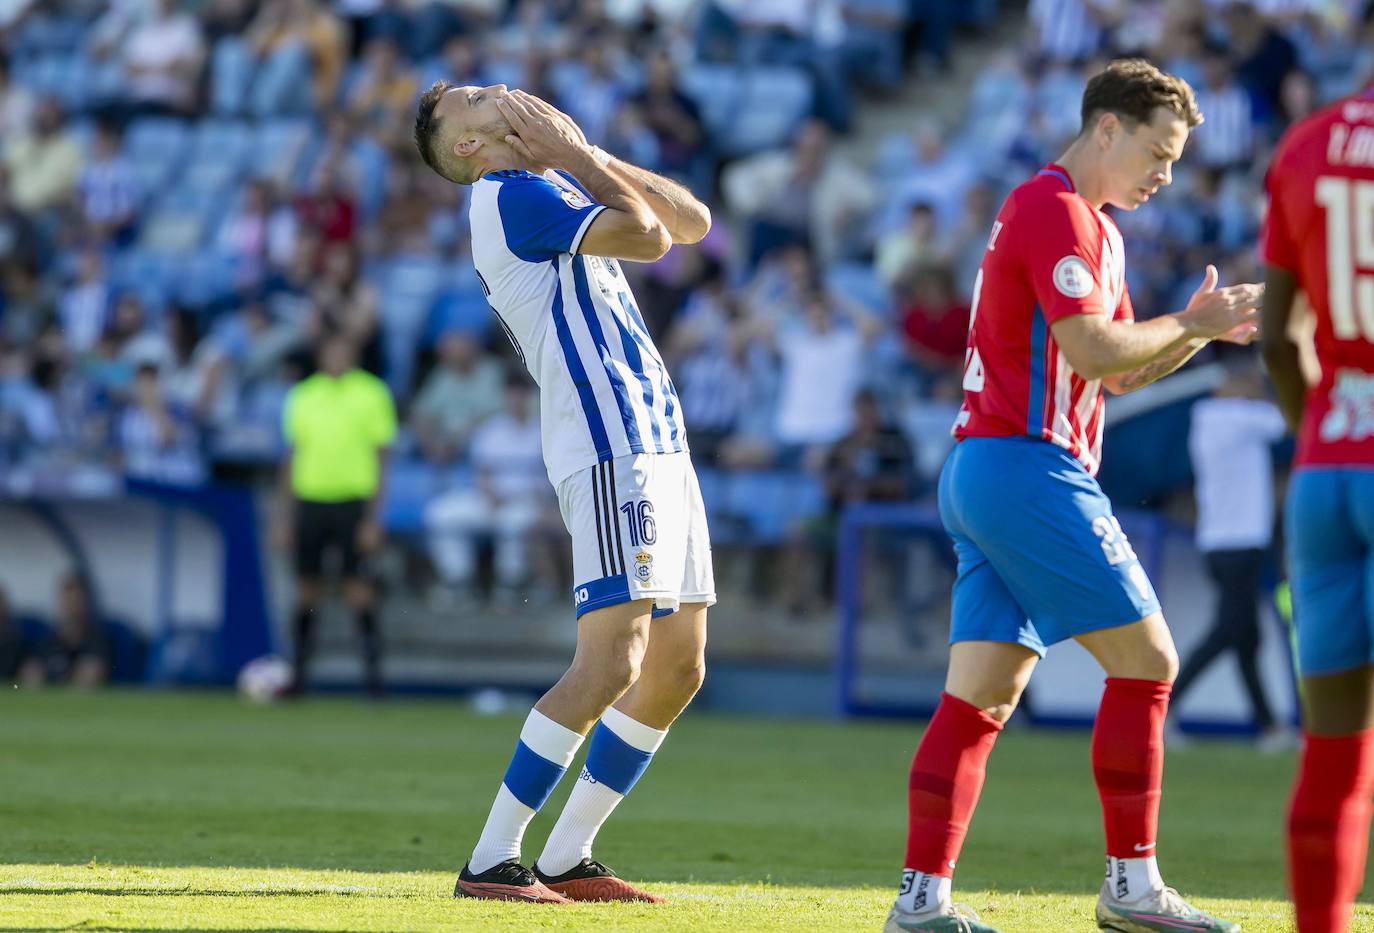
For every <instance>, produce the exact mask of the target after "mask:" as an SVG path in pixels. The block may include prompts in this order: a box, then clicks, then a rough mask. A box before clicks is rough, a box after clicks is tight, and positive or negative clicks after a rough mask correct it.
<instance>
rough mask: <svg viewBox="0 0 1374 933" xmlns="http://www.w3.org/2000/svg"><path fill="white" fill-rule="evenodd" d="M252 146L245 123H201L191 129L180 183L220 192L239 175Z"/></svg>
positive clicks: (228, 121)
mask: <svg viewBox="0 0 1374 933" xmlns="http://www.w3.org/2000/svg"><path fill="white" fill-rule="evenodd" d="M252 147H253V134H252V131H251V129H250V128H249V127H248V125H247V124H244V123H240V122H238V121H235V120H203V121H201V122H200V123H199V124H197V126H196V128H195V132H194V139H193V141H192V144H191V154H190V157H189V158H188V159H187V162H186V171H185V172H184V174H183V175H182V179H181V184H182V185H183V186H185V187H190V188H200V189H218V190H223V189H224V188H226V187H228V186H229V185H230V184H232V183H233V182H235V181H237V180H238V179H239V178H240V176H241V175H242V174H243V172H244V170H245V169H246V168H247V163H248V158H249V155H250V153H251V150H252Z"/></svg>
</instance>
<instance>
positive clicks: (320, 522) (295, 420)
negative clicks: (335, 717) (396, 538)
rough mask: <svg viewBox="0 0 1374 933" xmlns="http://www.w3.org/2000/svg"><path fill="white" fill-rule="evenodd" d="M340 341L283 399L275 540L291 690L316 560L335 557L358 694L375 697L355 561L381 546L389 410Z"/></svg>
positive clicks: (377, 654) (301, 659)
mask: <svg viewBox="0 0 1374 933" xmlns="http://www.w3.org/2000/svg"><path fill="white" fill-rule="evenodd" d="M357 358H358V351H357V348H356V347H355V346H354V344H353V342H352V341H351V340H350V339H349V338H348V337H345V336H342V335H334V336H331V337H328V338H326V339H325V341H324V343H323V344H322V345H321V347H320V351H319V369H318V371H317V372H316V373H315V374H314V375H313V376H310V377H309V378H307V379H305V380H303V381H302V382H300V383H298V384H296V385H295V386H294V387H293V388H292V389H291V392H290V393H289V394H288V395H287V397H286V408H285V413H284V416H283V430H284V433H285V437H286V443H287V446H288V448H289V450H288V454H287V458H286V462H285V463H284V464H283V469H282V499H283V502H282V508H281V509H280V510H279V511H278V516H279V517H280V518H281V519H282V520H283V521H284V524H282V525H280V526H279V534H278V540H279V543H280V544H281V545H282V546H283V547H286V548H293V547H294V552H295V561H296V610H295V620H294V626H293V628H294V633H295V639H296V658H295V661H296V663H295V681H294V683H293V685H292V688H291V692H293V693H301V692H303V691H304V690H305V687H306V684H307V680H308V676H309V666H310V655H311V652H312V649H313V647H314V635H315V619H316V616H317V614H318V610H319V606H320V598H321V595H322V584H323V575H324V565H325V555H326V554H327V553H329V552H330V551H337V552H338V555H339V562H340V576H341V577H342V579H343V592H344V598H345V599H346V600H347V602H348V605H349V608H350V609H352V611H353V613H354V615H355V616H356V618H357V622H358V630H359V631H360V632H361V634H362V639H363V663H364V667H365V669H366V675H367V689H368V691H369V692H370V693H371V694H372V695H373V696H378V695H380V694H381V692H382V672H381V637H380V634H379V633H378V631H377V613H376V603H377V591H376V587H375V585H374V583H373V581H372V580H370V579H369V578H368V575H367V573H366V572H365V570H364V568H363V566H362V558H363V557H364V556H366V555H368V554H370V553H372V552H374V551H376V550H377V549H378V548H379V547H380V546H381V543H382V526H381V506H382V494H383V490H384V488H385V483H384V479H385V476H386V460H387V448H388V447H389V446H390V444H391V442H392V440H393V439H394V438H395V436H396V408H395V405H394V404H393V403H392V400H391V393H390V392H389V391H388V390H387V387H386V385H385V384H384V383H383V382H382V381H381V380H380V379H378V378H377V377H376V376H374V375H372V374H371V373H368V372H364V371H363V370H361V369H359V368H358V367H357Z"/></svg>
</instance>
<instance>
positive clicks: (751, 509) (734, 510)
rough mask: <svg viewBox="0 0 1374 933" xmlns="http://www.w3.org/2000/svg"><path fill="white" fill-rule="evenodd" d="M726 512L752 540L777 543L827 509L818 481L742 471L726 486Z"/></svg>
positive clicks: (800, 475) (794, 474) (803, 476)
mask: <svg viewBox="0 0 1374 933" xmlns="http://www.w3.org/2000/svg"><path fill="white" fill-rule="evenodd" d="M725 501H726V506H725V511H726V513H727V514H728V515H732V516H734V517H736V518H738V519H740V520H742V521H743V522H744V525H745V527H746V528H747V529H748V532H749V536H750V538H751V539H752V540H754V541H755V542H757V543H760V544H778V543H780V542H781V541H782V540H783V539H784V538H785V537H786V536H787V535H788V533H789V532H791V531H792V530H793V529H794V528H796V527H797V526H798V525H800V524H801V523H803V522H804V521H806V520H807V519H810V518H814V517H815V516H816V515H818V514H820V512H821V511H822V510H823V509H824V505H825V501H824V492H823V490H822V489H821V488H820V484H819V483H818V482H817V481H816V480H815V478H813V477H811V476H809V475H807V474H805V473H798V472H788V471H753V470H749V471H743V472H740V473H734V474H731V475H730V477H729V481H728V483H727V485H726V494H725Z"/></svg>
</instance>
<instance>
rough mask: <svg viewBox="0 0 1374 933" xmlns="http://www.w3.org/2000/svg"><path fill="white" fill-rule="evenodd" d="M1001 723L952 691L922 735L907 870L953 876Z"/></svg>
mask: <svg viewBox="0 0 1374 933" xmlns="http://www.w3.org/2000/svg"><path fill="white" fill-rule="evenodd" d="M1001 731H1002V724H1001V723H1000V722H998V721H997V720H996V719H994V718H992V717H991V716H989V715H988V714H987V713H985V712H983V711H982V710H981V709H979V708H978V707H976V706H974V705H972V704H970V703H966V702H964V701H963V700H961V699H959V698H958V697H954V696H950V695H949V694H948V693H944V694H941V695H940V706H939V708H937V709H936V710H935V715H934V716H933V717H932V718H931V720H930V725H929V726H927V727H926V734H925V735H924V736H922V737H921V744H920V745H919V746H917V748H916V757H915V758H913V759H912V760H911V779H910V782H909V783H908V785H907V798H906V799H907V811H908V812H907V837H906V865H905V866H904V867H906V868H912V869H915V870H916V871H922V872H925V873H926V874H928V875H945V876H952V875H953V874H954V863H955V862H957V861H958V860H959V850H960V849H962V848H963V846H964V837H965V836H967V835H968V824H969V820H970V819H972V817H973V808H974V807H976V806H978V795H979V794H981V793H982V792H983V777H984V775H985V774H986V773H987V764H988V755H990V754H992V746H993V743H995V742H996V741H997V735H998V733H1000V732H1001Z"/></svg>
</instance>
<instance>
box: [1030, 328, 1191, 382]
mask: <svg viewBox="0 0 1374 933" xmlns="http://www.w3.org/2000/svg"><path fill="white" fill-rule="evenodd" d="M1083 317H1084V318H1085V320H1083V321H1082V323H1081V324H1079V323H1078V322H1075V321H1073V320H1072V319H1064V320H1061V321H1057V322H1056V323H1055V324H1054V325H1052V330H1053V332H1054V337H1055V340H1056V342H1057V343H1058V344H1059V348H1060V349H1061V350H1062V351H1063V352H1064V355H1065V357H1067V358H1068V361H1069V365H1071V366H1072V367H1073V370H1074V372H1076V373H1078V375H1079V376H1081V377H1082V378H1084V379H1107V378H1108V377H1111V376H1119V375H1121V374H1123V373H1130V372H1133V371H1134V370H1137V369H1139V368H1140V367H1142V366H1146V365H1147V364H1150V363H1154V362H1156V361H1157V360H1161V359H1163V358H1165V357H1166V356H1169V355H1170V354H1173V353H1175V352H1177V351H1178V350H1180V349H1181V348H1182V347H1184V346H1185V345H1187V343H1188V342H1189V341H1190V340H1191V339H1192V338H1193V334H1191V333H1189V331H1188V328H1187V326H1186V324H1185V322H1184V321H1183V320H1181V319H1180V318H1179V316H1178V315H1176V314H1168V315H1164V316H1163V317H1158V318H1155V319H1154V320H1152V321H1140V322H1134V321H1109V322H1102V323H1098V322H1096V321H1088V320H1086V318H1087V316H1086V315H1085V316H1083ZM1089 325H1090V326H1089Z"/></svg>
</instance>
